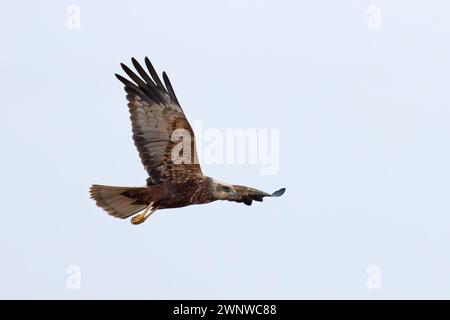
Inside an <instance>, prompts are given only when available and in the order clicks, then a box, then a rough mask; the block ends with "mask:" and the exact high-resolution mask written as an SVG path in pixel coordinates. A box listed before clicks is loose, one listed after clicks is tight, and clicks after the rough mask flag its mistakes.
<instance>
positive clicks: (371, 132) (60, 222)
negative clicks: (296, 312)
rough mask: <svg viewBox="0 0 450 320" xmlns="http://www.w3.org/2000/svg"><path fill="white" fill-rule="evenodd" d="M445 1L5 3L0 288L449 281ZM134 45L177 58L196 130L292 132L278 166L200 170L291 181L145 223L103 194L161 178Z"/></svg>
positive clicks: (103, 294)
mask: <svg viewBox="0 0 450 320" xmlns="http://www.w3.org/2000/svg"><path fill="white" fill-rule="evenodd" d="M71 5H75V6H71ZM449 11H450V6H449V5H448V3H446V2H444V1H410V0H408V1H406V0H402V1H400V0H398V1H383V0H376V1H364V0H358V1H357V0H353V1H350V0H347V1H331V0H329V1H324V0H321V1H256V0H255V1H241V0H239V1H238V0H228V1H181V0H180V1H164V2H163V1H131V0H130V1H127V2H122V3H121V4H117V3H111V2H110V1H95V2H94V1H39V2H31V1H13V2H8V3H7V4H3V5H2V10H1V11H0V39H2V43H3V45H2V50H0V145H1V160H0V161H1V167H0V194H1V199H2V206H1V210H0V214H1V216H2V221H1V223H0V254H1V263H0V298H62V299H79V298H160V299H162V298H166V299H170V298H173V299H174V298H191V299H197V298H236V299H240V298H246V299H250V298H254V299H262V298H266V299H277V298H288V299H300V298H361V299H379V298H450V250H449V248H448V246H449V243H450V231H449V230H450V202H449V192H450V169H449V163H450V151H449V137H450V126H449V116H450V91H449V89H448V86H449V82H450V81H449V80H450V79H449V78H450V76H449V74H450V62H449V56H450V43H449V41H448V37H449V30H450V20H449V19H448V12H449ZM78 13H79V16H78ZM133 56H134V57H136V58H138V59H141V60H142V59H143V58H144V57H145V56H148V57H149V58H150V59H151V60H152V62H153V64H154V66H155V67H156V69H157V70H158V71H159V72H162V71H163V70H165V71H167V72H168V74H169V76H170V78H171V81H172V84H173V86H174V88H175V91H176V93H177V96H178V99H179V101H180V103H181V104H182V106H183V108H184V110H185V113H186V115H187V116H188V119H189V120H190V122H191V123H192V124H193V123H194V122H195V123H197V124H200V125H199V126H196V134H197V135H198V136H201V135H202V134H204V133H206V132H212V131H211V130H216V131H213V132H216V133H217V132H218V133H219V135H220V133H225V132H226V130H227V129H228V130H231V131H233V130H237V129H243V130H245V129H251V130H257V131H258V130H267V131H270V132H271V130H272V131H273V132H277V134H278V135H279V136H278V138H276V139H275V140H276V141H278V150H277V151H276V152H275V153H274V156H275V158H273V159H274V161H275V159H277V161H278V167H277V170H275V171H273V172H271V173H270V174H262V169H261V168H262V167H264V164H263V163H262V162H261V161H260V160H261V159H259V158H258V159H257V161H256V163H253V164H252V163H248V162H246V163H244V164H239V163H232V164H226V163H225V164H220V163H216V164H214V163H208V164H206V165H203V172H204V173H205V174H207V175H209V176H212V177H215V178H217V179H220V180H223V181H227V182H230V183H235V184H244V185H249V186H253V187H257V188H260V189H263V190H266V191H268V192H272V191H274V190H277V189H278V188H280V187H286V188H287V191H286V193H285V195H284V196H283V197H281V198H276V199H267V200H266V201H264V203H254V204H253V205H252V206H251V207H247V206H245V205H242V204H237V203H229V202H215V203H212V204H208V205H202V206H191V207H186V208H181V209H175V210H165V211H157V212H156V213H155V214H154V215H153V216H152V217H151V218H150V219H149V220H148V221H147V222H146V223H144V224H142V225H139V226H134V225H132V224H131V223H130V222H129V221H128V220H119V219H114V218H112V217H110V216H108V215H107V214H106V213H105V212H103V211H102V210H101V209H100V208H98V207H96V206H95V203H94V202H93V201H92V200H91V199H89V193H88V189H89V186H90V185H91V184H93V183H98V184H110V185H124V186H141V185H144V184H145V179H146V178H147V177H146V173H145V171H144V170H143V167H142V165H141V163H140V160H139V157H138V154H137V151H136V150H135V147H134V145H133V143H132V140H131V127H130V121H129V115H128V110H127V107H126V99H125V94H124V92H123V89H122V85H121V84H120V83H119V82H118V81H117V79H116V78H115V77H114V73H116V72H120V71H121V70H120V66H119V63H120V62H127V63H129V62H130V58H131V57H133ZM129 64H130V63H129ZM258 132H259V131H258ZM258 141H259V140H258ZM259 143H260V141H259V142H258V145H259ZM275 149H276V148H275ZM199 152H200V153H202V152H203V151H202V150H199Z"/></svg>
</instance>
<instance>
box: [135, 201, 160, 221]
mask: <svg viewBox="0 0 450 320" xmlns="http://www.w3.org/2000/svg"><path fill="white" fill-rule="evenodd" d="M152 206H153V202H152V203H150V204H149V205H148V206H147V208H145V210H144V211H143V212H142V213H139V214H137V215H135V216H134V217H133V218H131V223H132V224H141V223H142V222H144V221H145V220H147V218H148V217H150V216H151V214H152V213H153V212H155V211H156V210H157V209H158V207H155V208H152ZM150 209H152V210H151V211H150V212H149V213H147V212H148V211H149V210H150Z"/></svg>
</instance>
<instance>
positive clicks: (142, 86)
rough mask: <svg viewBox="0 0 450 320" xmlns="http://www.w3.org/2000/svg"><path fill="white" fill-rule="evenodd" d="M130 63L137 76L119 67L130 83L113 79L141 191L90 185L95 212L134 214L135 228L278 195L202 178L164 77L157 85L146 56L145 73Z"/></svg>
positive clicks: (185, 122) (119, 215)
mask: <svg viewBox="0 0 450 320" xmlns="http://www.w3.org/2000/svg"><path fill="white" fill-rule="evenodd" d="M131 61H132V63H133V65H134V67H135V69H136V71H137V73H138V74H139V76H138V75H137V74H136V73H134V72H133V71H131V69H130V68H128V67H127V66H126V65H124V64H121V66H122V69H123V70H124V71H125V73H126V74H127V75H128V76H129V77H130V79H131V80H132V81H130V80H128V79H126V78H124V77H122V76H121V75H119V74H116V77H117V79H119V80H120V81H121V82H122V83H123V84H124V85H125V92H126V94H127V95H126V98H127V100H128V109H129V111H130V115H131V116H130V119H131V125H132V131H133V140H134V144H135V145H136V147H137V150H138V152H139V156H140V158H141V161H142V164H143V165H144V167H145V170H146V171H147V173H148V176H149V177H148V179H147V185H146V186H145V187H113V186H106V185H96V184H95V185H92V186H91V188H90V195H91V198H92V199H94V200H95V201H96V203H97V205H98V206H99V207H101V208H103V209H104V210H105V211H106V212H107V213H109V214H110V215H112V216H114V217H117V218H122V219H126V218H129V217H131V216H133V215H134V216H133V217H132V219H131V222H132V223H133V224H140V223H142V222H144V221H145V220H146V219H147V218H148V217H149V216H150V215H151V214H152V213H154V212H155V211H156V210H158V209H168V208H179V207H184V206H189V205H193V204H204V203H209V202H212V201H216V200H228V201H235V202H240V203H244V204H246V205H251V204H252V201H253V200H254V201H260V202H261V201H263V198H264V197H279V196H281V195H282V194H283V193H284V191H285V188H282V189H280V190H277V191H275V192H273V193H266V192H263V191H260V190H257V189H254V188H249V187H245V186H240V185H232V184H228V183H224V182H219V181H216V180H214V179H212V178H210V177H207V176H204V175H203V173H202V170H201V168H200V165H199V164H198V161H197V153H196V149H195V137H194V132H193V130H192V128H191V126H190V124H189V122H188V120H187V119H186V116H185V114H184V112H183V110H182V109H181V106H180V103H179V102H178V99H177V97H176V95H175V92H174V90H173V88H172V85H171V83H170V81H169V78H168V77H167V74H166V73H165V72H163V74H162V75H163V81H164V84H163V82H161V79H160V78H159V77H158V74H157V73H156V71H155V69H154V68H153V66H152V64H151V62H150V60H149V59H148V58H147V57H146V58H145V66H146V67H147V71H148V72H147V71H146V70H145V69H144V68H143V67H142V66H141V65H140V64H139V63H138V62H137V60H136V59H134V58H132V59H131ZM175 133H176V134H175ZM180 144H182V145H183V148H181V149H180V148H179V145H180ZM180 159H181V160H180Z"/></svg>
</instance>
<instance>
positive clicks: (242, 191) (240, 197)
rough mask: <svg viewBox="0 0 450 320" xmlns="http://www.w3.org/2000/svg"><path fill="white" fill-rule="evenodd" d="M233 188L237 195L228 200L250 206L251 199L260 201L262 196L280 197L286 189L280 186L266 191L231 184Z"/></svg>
mask: <svg viewBox="0 0 450 320" xmlns="http://www.w3.org/2000/svg"><path fill="white" fill-rule="evenodd" d="M233 188H234V189H235V190H236V193H237V195H236V196H234V197H233V199H230V201H235V202H242V203H245V204H246V205H248V206H250V205H251V204H252V202H253V201H259V202H262V201H263V198H264V197H280V196H282V195H283V193H284V192H285V191H286V189H285V188H281V189H280V190H277V191H275V192H273V193H267V192H264V191H261V190H258V189H254V188H250V187H245V186H239V185H233Z"/></svg>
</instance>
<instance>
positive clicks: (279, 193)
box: [270, 188, 286, 197]
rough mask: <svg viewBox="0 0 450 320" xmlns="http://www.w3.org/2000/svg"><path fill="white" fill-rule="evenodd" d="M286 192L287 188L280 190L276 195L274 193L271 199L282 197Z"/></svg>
mask: <svg viewBox="0 0 450 320" xmlns="http://www.w3.org/2000/svg"><path fill="white" fill-rule="evenodd" d="M285 191H286V188H281V189H280V190H277V191H275V192H274V193H272V194H271V195H270V196H271V197H281V196H282V195H283V194H284V192H285Z"/></svg>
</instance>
